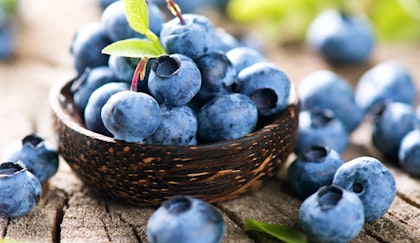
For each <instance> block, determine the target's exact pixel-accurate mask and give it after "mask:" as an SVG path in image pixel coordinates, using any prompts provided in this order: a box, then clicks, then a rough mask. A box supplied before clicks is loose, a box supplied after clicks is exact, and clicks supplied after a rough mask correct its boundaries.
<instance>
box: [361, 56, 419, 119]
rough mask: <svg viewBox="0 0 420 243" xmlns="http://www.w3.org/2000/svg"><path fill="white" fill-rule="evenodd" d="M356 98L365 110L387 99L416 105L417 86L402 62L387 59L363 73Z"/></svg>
mask: <svg viewBox="0 0 420 243" xmlns="http://www.w3.org/2000/svg"><path fill="white" fill-rule="evenodd" d="M355 100H356V103H357V104H358V105H359V106H360V107H361V108H362V109H363V110H364V111H365V112H368V111H369V110H370V109H371V108H372V107H373V106H374V105H375V104H377V103H379V102H384V101H386V100H391V101H393V102H403V103H407V104H410V105H414V102H415V101H416V87H415V85H414V81H413V79H412V78H411V76H410V74H409V73H408V71H407V70H406V69H405V68H404V67H403V66H402V65H401V64H399V63H398V62H395V61H386V62H382V63H380V64H378V65H376V66H374V67H373V68H371V69H370V70H368V71H367V72H366V73H364V74H363V76H362V77H361V78H360V80H359V82H358V83H357V85H356V88H355Z"/></svg>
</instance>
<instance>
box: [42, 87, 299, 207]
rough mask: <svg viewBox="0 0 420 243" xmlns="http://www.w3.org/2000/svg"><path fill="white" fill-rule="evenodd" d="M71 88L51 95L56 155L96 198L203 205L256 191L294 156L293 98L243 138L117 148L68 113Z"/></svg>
mask: <svg viewBox="0 0 420 243" xmlns="http://www.w3.org/2000/svg"><path fill="white" fill-rule="evenodd" d="M72 82H73V80H70V81H64V82H57V83H56V84H55V85H54V86H53V88H52V89H51V91H50V105H51V108H52V114H53V122H54V130H55V133H56V135H57V138H58V141H57V142H58V144H57V145H58V149H59V153H60V155H61V156H62V157H63V158H64V160H65V161H66V162H67V163H68V164H69V166H70V167H71V168H72V170H73V171H74V172H75V174H76V175H78V176H79V178H80V179H81V180H82V181H83V183H85V184H86V185H88V186H89V187H91V188H92V189H94V190H95V191H96V192H97V193H99V194H100V195H101V196H104V197H108V198H110V199H114V200H116V201H120V202H124V203H129V204H133V205H138V206H158V205H160V204H161V203H162V202H163V201H164V200H166V199H168V198H170V197H171V196H174V195H177V194H183V195H190V196H193V197H196V198H200V199H203V200H206V201H208V202H211V203H213V202H219V201H224V200H228V199H231V198H235V197H237V196H239V195H241V194H243V193H245V192H247V191H251V190H256V189H258V188H260V187H261V186H262V185H263V183H264V181H265V180H267V179H269V178H270V177H273V176H274V175H275V174H276V172H277V171H278V170H279V169H280V168H281V166H282V165H283V164H284V163H285V161H286V160H287V157H288V155H289V154H290V153H292V151H293V148H294V145H295V141H296V139H297V134H298V133H297V131H298V111H299V110H298V98H297V97H296V94H295V89H292V91H291V95H290V102H289V105H288V106H287V108H286V109H285V110H284V111H283V112H282V113H280V114H279V115H277V116H276V117H273V118H270V119H269V120H264V121H261V122H260V124H259V127H258V128H257V130H256V131H255V132H253V133H251V134H248V135H246V136H245V137H242V138H239V139H234V140H229V141H223V142H217V143H211V144H202V145H196V146H187V145H150V144H140V143H127V142H122V141H116V140H114V139H113V138H111V137H107V136H104V135H101V134H98V133H95V132H92V131H90V130H88V129H87V128H86V127H85V126H84V124H83V122H82V119H81V118H80V116H78V115H77V112H75V110H74V109H73V100H72V94H71V91H70V87H71V85H72Z"/></svg>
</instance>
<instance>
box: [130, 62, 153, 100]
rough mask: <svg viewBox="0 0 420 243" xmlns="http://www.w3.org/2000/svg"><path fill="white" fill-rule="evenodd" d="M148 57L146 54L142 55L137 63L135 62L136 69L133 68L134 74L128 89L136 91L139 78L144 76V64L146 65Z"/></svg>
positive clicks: (142, 78)
mask: <svg viewBox="0 0 420 243" xmlns="http://www.w3.org/2000/svg"><path fill="white" fill-rule="evenodd" d="M149 59H150V57H148V56H143V57H142V58H141V59H140V61H139V63H138V64H137V67H136V69H135V70H134V75H133V79H132V80H131V86H130V90H131V91H134V92H137V85H138V80H139V79H140V80H141V81H143V80H144V77H145V76H146V66H147V62H148V61H149Z"/></svg>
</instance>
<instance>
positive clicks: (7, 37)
mask: <svg viewBox="0 0 420 243" xmlns="http://www.w3.org/2000/svg"><path fill="white" fill-rule="evenodd" d="M0 19H4V20H0V60H4V59H7V58H9V57H10V56H11V55H12V52H13V50H14V47H15V37H14V32H13V28H14V26H13V25H12V24H11V22H10V21H8V20H7V16H6V13H5V12H4V11H3V10H1V9H0Z"/></svg>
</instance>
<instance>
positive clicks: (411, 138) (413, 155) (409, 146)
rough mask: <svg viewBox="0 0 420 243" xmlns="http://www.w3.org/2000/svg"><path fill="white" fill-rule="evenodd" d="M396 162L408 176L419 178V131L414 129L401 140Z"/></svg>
mask: <svg viewBox="0 0 420 243" xmlns="http://www.w3.org/2000/svg"><path fill="white" fill-rule="evenodd" d="M398 162H399V164H400V166H401V168H403V169H404V170H405V171H407V172H408V173H409V174H410V175H412V176H416V177H420V130H419V128H416V129H414V130H412V131H410V132H409V133H407V134H406V135H405V136H404V137H403V138H402V140H401V144H400V148H399V151H398Z"/></svg>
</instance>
